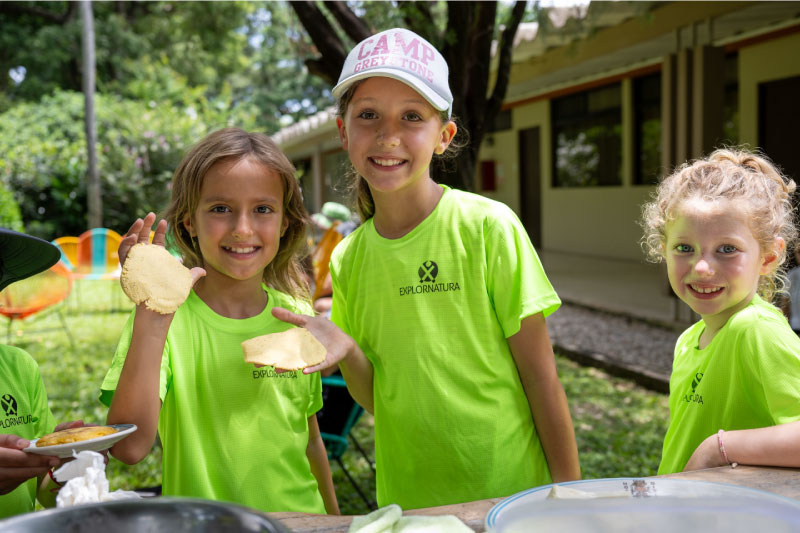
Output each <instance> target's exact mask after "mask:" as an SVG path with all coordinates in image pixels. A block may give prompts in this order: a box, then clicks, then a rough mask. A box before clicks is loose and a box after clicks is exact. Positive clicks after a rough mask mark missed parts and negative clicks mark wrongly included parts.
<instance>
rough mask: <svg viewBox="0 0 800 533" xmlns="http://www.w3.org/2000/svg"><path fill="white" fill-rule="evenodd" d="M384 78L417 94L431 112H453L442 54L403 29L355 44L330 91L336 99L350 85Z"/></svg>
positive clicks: (380, 34)
mask: <svg viewBox="0 0 800 533" xmlns="http://www.w3.org/2000/svg"><path fill="white" fill-rule="evenodd" d="M373 76H384V77H387V78H393V79H396V80H398V81H401V82H403V83H405V84H406V85H408V86H409V87H411V88H412V89H414V90H415V91H417V92H418V93H419V94H421V95H422V96H423V97H425V100H427V101H428V102H429V103H430V104H431V105H432V106H433V107H434V108H435V109H438V110H439V111H447V116H448V117H449V116H450V115H451V113H452V110H453V94H452V93H451V92H450V85H449V84H448V81H447V78H448V76H449V69H448V68H447V62H446V61H445V60H444V57H443V56H442V54H440V53H439V51H438V50H437V49H436V48H435V47H434V46H433V45H432V44H431V43H429V42H428V41H426V40H425V39H423V38H422V37H420V36H419V35H417V34H416V33H414V32H413V31H410V30H407V29H405V28H392V29H391V30H386V31H382V32H380V33H376V34H375V35H373V36H372V37H368V38H366V39H364V40H363V41H361V42H360V43H358V44H357V45H356V46H355V47H353V49H352V50H350V53H349V54H347V59H346V60H345V62H344V67H342V73H341V74H340V75H339V83H337V84H336V87H334V88H333V91H332V92H333V96H334V98H337V99H338V98H339V97H340V96H341V95H342V93H344V92H345V91H346V90H347V88H348V87H350V86H351V85H352V84H353V83H355V82H357V81H359V80H363V79H366V78H371V77H373Z"/></svg>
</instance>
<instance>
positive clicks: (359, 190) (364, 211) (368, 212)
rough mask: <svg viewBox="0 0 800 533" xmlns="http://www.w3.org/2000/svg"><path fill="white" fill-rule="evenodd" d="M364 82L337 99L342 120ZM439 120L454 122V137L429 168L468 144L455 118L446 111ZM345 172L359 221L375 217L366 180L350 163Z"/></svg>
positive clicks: (450, 159) (361, 81)
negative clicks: (455, 128)
mask: <svg viewBox="0 0 800 533" xmlns="http://www.w3.org/2000/svg"><path fill="white" fill-rule="evenodd" d="M364 81H366V80H359V81H357V82H354V83H353V84H352V85H350V86H349V87H348V88H347V90H346V91H345V92H343V93H342V95H341V96H340V97H339V101H338V102H337V103H336V104H337V110H336V114H337V115H338V116H339V118H341V119H342V120H344V117H345V114H346V113H347V108H348V107H349V105H350V101H351V100H352V99H353V95H354V94H355V92H356V89H357V88H358V86H359V85H361V84H362V83H364ZM439 118H440V119H441V121H442V125H444V124H447V123H448V122H455V123H456V126H457V130H456V135H455V137H454V138H453V139H452V140H451V141H450V144H449V145H448V146H447V149H446V150H445V151H444V153H443V154H434V155H433V161H432V162H431V166H433V165H434V164H437V165H440V166H444V164H445V163H446V162H448V161H453V160H454V159H455V157H456V156H457V155H458V153H459V152H460V151H461V150H462V148H464V147H465V146H467V145H468V144H469V134H468V133H467V130H466V129H465V128H462V126H461V122H460V121H459V120H458V119H457V118H456V117H455V116H451V117H448V116H447V111H439ZM345 172H346V174H347V177H348V179H349V182H350V184H349V186H348V190H349V191H350V196H351V201H352V204H353V207H354V208H355V210H356V211H357V212H358V215H359V217H360V218H361V221H362V222H364V221H365V220H367V219H369V218H372V216H373V215H375V202H374V201H373V199H372V192H371V191H370V190H369V185H367V182H366V180H364V179H363V178H361V176H360V175H359V174H358V171H356V169H355V167H354V166H353V164H352V163H349V164H348V165H347V169H346V170H345Z"/></svg>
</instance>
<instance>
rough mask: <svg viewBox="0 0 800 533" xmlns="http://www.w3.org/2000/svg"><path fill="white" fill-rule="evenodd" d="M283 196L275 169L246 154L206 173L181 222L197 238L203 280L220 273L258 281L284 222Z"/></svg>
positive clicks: (233, 277) (216, 165)
mask: <svg viewBox="0 0 800 533" xmlns="http://www.w3.org/2000/svg"><path fill="white" fill-rule="evenodd" d="M283 194H284V191H283V181H282V180H281V177H280V176H279V175H278V173H277V172H275V171H274V170H272V169H270V168H268V167H266V166H264V165H262V164H261V163H259V162H257V161H255V160H253V159H250V158H247V157H245V158H242V159H232V160H231V159H228V160H222V161H219V162H218V163H216V164H214V165H213V166H212V167H211V168H210V169H209V170H208V172H206V175H205V176H204V178H203V185H202V187H201V188H200V198H199V201H198V204H197V208H196V209H195V210H194V213H192V215H191V216H187V217H185V218H184V221H183V224H184V226H186V229H187V230H188V231H189V233H190V235H192V236H193V237H197V243H198V246H199V248H200V253H201V255H202V258H203V267H204V268H205V269H206V271H207V276H206V279H207V281H213V280H214V279H219V277H220V276H222V277H226V278H231V279H234V280H239V281H244V280H250V281H252V282H253V283H254V284H259V285H260V283H261V278H262V276H263V273H264V268H265V267H266V266H267V265H268V264H269V263H270V262H271V261H272V260H273V259H274V258H275V255H276V254H277V253H278V248H279V247H280V239H281V236H282V235H283V233H284V232H285V231H286V228H287V226H288V220H287V219H286V217H284V213H283Z"/></svg>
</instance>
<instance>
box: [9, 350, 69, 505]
mask: <svg viewBox="0 0 800 533" xmlns="http://www.w3.org/2000/svg"><path fill="white" fill-rule="evenodd" d="M55 426H56V422H55V419H54V418H53V413H51V412H50V408H49V407H48V405H47V391H46V390H45V388H44V382H43V381H42V376H41V374H40V373H39V365H37V364H36V361H34V360H33V358H32V357H31V356H30V355H28V352H26V351H24V350H20V349H19V348H15V347H13V346H5V345H1V344H0V433H5V434H11V435H17V436H19V437H22V438H24V439H28V440H32V439H36V438H39V437H41V436H42V435H46V434H47V433H51V432H52V431H53V429H54V428H55ZM35 504H36V478H35V477H34V478H31V479H29V480H28V481H26V482H25V483H22V484H21V485H20V486H18V487H17V488H16V489H14V490H13V491H11V492H9V493H8V494H5V495H3V496H0V518H5V517H8V516H13V515H16V514H20V513H27V512H30V511H33V509H34V506H35Z"/></svg>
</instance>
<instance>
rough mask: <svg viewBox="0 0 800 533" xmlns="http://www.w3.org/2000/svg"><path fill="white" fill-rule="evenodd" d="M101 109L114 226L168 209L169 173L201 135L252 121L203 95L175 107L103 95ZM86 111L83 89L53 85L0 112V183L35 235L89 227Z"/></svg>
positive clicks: (101, 144)
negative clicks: (51, 91) (34, 97)
mask: <svg viewBox="0 0 800 533" xmlns="http://www.w3.org/2000/svg"><path fill="white" fill-rule="evenodd" d="M96 107H97V111H96V113H97V122H98V128H97V129H98V146H97V153H98V168H99V173H100V179H101V186H102V190H103V193H104V194H103V196H104V202H103V220H104V225H105V226H107V227H110V228H112V229H115V230H117V231H124V230H127V228H128V226H129V225H130V224H131V222H132V221H133V220H134V217H135V216H141V214H143V213H146V212H148V211H154V212H159V211H161V210H162V209H163V208H164V207H165V205H166V202H167V200H168V198H169V182H170V180H171V178H172V173H173V171H174V169H175V167H176V166H177V164H178V162H179V161H180V158H181V157H182V156H183V153H184V152H185V151H186V150H187V149H188V147H189V146H191V145H192V144H194V143H195V142H196V141H197V140H198V139H200V138H201V137H203V136H204V135H206V134H207V133H209V131H212V130H215V129H218V128H220V127H224V126H227V125H230V124H232V123H235V124H238V125H241V126H243V127H245V128H251V127H253V124H252V122H250V121H249V119H248V118H247V117H236V116H235V115H232V114H231V113H230V112H229V111H228V110H227V109H219V108H218V107H217V106H215V105H209V102H208V101H206V100H205V99H203V98H202V97H198V98H196V99H195V100H194V101H186V102H185V103H184V105H183V106H182V107H180V108H176V107H175V106H173V105H172V104H170V103H156V102H149V103H148V102H143V101H138V100H127V99H122V98H118V97H114V96H109V95H102V94H99V95H97V102H96ZM83 112H84V108H83V96H82V95H81V94H80V93H76V92H71V91H56V92H55V93H54V94H53V95H51V96H46V97H44V98H43V99H42V100H41V101H40V102H34V103H25V104H20V105H17V106H14V107H13V108H12V109H11V110H9V111H7V112H6V113H3V114H2V115H0V154H2V157H0V184H2V186H3V187H5V188H8V189H9V190H11V191H13V192H14V199H15V200H16V201H17V202H18V203H19V205H20V207H21V209H22V217H23V220H24V221H25V222H26V230H27V231H28V232H29V233H31V234H34V235H37V236H40V237H43V238H45V239H52V238H54V237H57V236H59V235H79V234H80V233H82V232H83V231H84V230H85V229H86V228H87V221H86V182H85V176H86V166H87V161H86V138H85V135H84V131H83Z"/></svg>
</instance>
